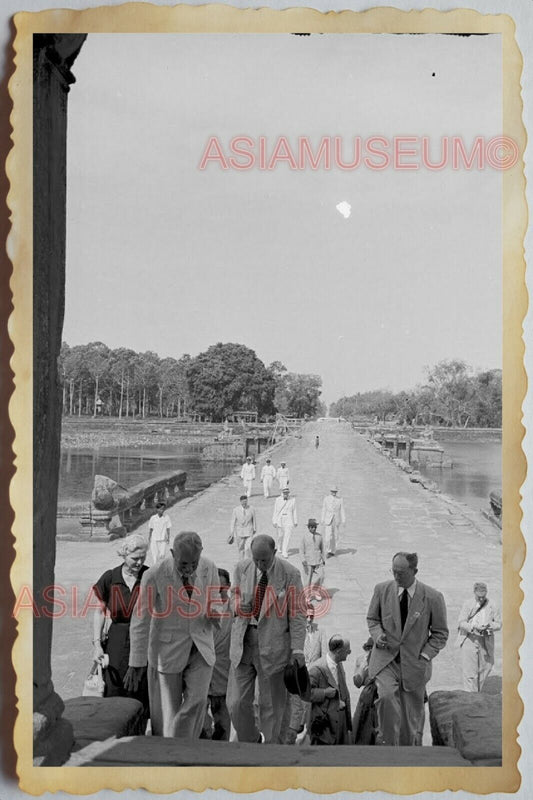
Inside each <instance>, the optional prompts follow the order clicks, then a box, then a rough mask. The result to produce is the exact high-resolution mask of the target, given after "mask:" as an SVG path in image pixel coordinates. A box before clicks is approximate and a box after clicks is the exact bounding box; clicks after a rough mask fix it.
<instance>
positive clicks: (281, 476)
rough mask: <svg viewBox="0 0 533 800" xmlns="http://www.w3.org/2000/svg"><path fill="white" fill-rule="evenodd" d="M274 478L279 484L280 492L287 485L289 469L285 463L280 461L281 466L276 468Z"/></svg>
mask: <svg viewBox="0 0 533 800" xmlns="http://www.w3.org/2000/svg"><path fill="white" fill-rule="evenodd" d="M276 478H277V480H278V483H279V490H280V492H282V491H283V490H284V489H286V488H287V486H288V485H289V468H288V466H287V462H286V461H282V462H281V466H280V467H278V470H277V472H276Z"/></svg>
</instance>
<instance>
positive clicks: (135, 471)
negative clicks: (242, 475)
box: [59, 445, 235, 503]
mask: <svg viewBox="0 0 533 800" xmlns="http://www.w3.org/2000/svg"><path fill="white" fill-rule="evenodd" d="M234 466H235V465H234V464H231V463H217V462H206V461H202V459H201V458H200V456H199V454H198V453H197V452H192V453H191V452H190V450H189V451H188V450H187V448H186V447H185V448H181V449H180V448H178V447H176V446H175V445H160V446H157V447H154V446H150V447H100V448H98V449H91V448H75V447H70V448H65V449H64V450H62V451H61V464H60V472H59V502H60V503H69V502H88V501H89V499H90V496H91V492H92V489H93V485H94V476H95V475H106V476H107V477H108V478H112V479H113V480H115V481H116V482H117V483H120V484H121V485H122V486H125V487H126V488H129V487H130V486H134V485H135V484H136V483H139V482H140V481H144V480H147V479H148V478H151V477H153V476H155V475H158V474H160V473H163V472H169V471H171V470H177V469H184V470H185V471H186V472H187V475H188V477H187V489H189V490H195V489H200V488H202V487H205V486H207V485H209V484H210V483H213V482H215V481H218V480H220V478H223V477H224V476H225V475H227V474H228V473H229V472H231V471H232V470H233V469H234Z"/></svg>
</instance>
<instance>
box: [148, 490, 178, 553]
mask: <svg viewBox="0 0 533 800" xmlns="http://www.w3.org/2000/svg"><path fill="white" fill-rule="evenodd" d="M156 509H157V514H152V516H151V517H150V522H149V523H148V541H149V542H150V553H151V556H152V562H153V563H154V564H157V562H158V561H161V560H162V559H163V558H166V557H167V555H168V550H169V545H170V529H171V527H172V525H171V523H170V517H169V516H168V514H165V509H166V505H165V503H158V504H157V505H156Z"/></svg>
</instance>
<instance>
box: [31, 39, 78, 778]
mask: <svg viewBox="0 0 533 800" xmlns="http://www.w3.org/2000/svg"><path fill="white" fill-rule="evenodd" d="M85 38H86V34H36V35H34V37H33V326H34V327H33V398H34V399H33V426H34V427H33V464H34V467H33V475H34V490H33V590H34V598H35V603H36V605H37V607H38V608H39V609H43V608H44V609H46V608H47V607H48V608H49V609H50V610H51V608H52V605H51V603H50V602H46V601H45V600H44V599H43V597H42V592H43V591H44V589H45V588H46V587H47V586H51V585H52V584H53V583H54V567H55V556H56V545H55V540H56V514H57V486H58V479H59V445H60V435H61V397H60V392H59V380H58V373H57V357H58V355H59V351H60V348H61V335H62V331H63V313H64V304H65V234H66V134H67V96H68V92H69V88H70V85H71V84H72V83H74V80H75V79H74V76H73V75H72V72H71V71H70V68H71V66H72V64H73V62H74V60H75V58H76V56H77V55H78V53H79V51H80V49H81V46H82V44H83V42H84V41H85ZM51 649H52V619H51V617H50V616H46V614H43V613H41V615H40V616H39V617H36V618H35V619H34V628H33V691H34V706H33V710H34V751H33V755H34V761H35V763H36V764H39V765H43V766H55V765H59V764H62V763H63V762H64V761H65V760H66V758H67V757H68V754H69V752H70V748H71V746H72V728H71V726H70V724H69V723H68V722H66V721H64V720H62V719H61V713H62V711H63V708H64V706H63V701H62V700H61V698H60V697H59V696H58V695H57V694H56V693H55V692H54V686H53V683H52V676H51Z"/></svg>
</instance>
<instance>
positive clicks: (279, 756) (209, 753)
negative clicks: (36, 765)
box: [65, 736, 471, 767]
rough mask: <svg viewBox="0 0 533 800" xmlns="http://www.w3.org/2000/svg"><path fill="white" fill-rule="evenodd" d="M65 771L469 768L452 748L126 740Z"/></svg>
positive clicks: (77, 757)
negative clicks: (135, 768)
mask: <svg viewBox="0 0 533 800" xmlns="http://www.w3.org/2000/svg"><path fill="white" fill-rule="evenodd" d="M65 766H66V767H82V766H85V767H114V766H132V767H146V766H150V767H186V766H195V767H199V766H210V767H253V766H260V767H270V766H271V767H469V766H471V763H470V762H469V761H466V760H465V759H464V758H463V757H462V756H461V755H460V754H459V753H458V751H457V750H455V749H454V748H453V747H367V746H359V745H357V746H350V745H347V746H341V745H339V746H337V747H318V746H311V745H305V746H302V747H298V746H294V745H280V744H269V745H260V744H248V743H244V742H213V741H208V740H196V741H190V740H188V739H170V738H163V737H159V736H128V737H125V738H123V739H118V740H117V739H113V740H111V741H107V742H94V743H93V744H90V745H88V746H87V747H85V748H83V749H82V750H79V751H78V752H77V753H74V754H73V755H72V756H71V758H70V760H69V761H68V762H67V763H66V764H65Z"/></svg>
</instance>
